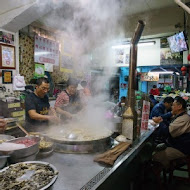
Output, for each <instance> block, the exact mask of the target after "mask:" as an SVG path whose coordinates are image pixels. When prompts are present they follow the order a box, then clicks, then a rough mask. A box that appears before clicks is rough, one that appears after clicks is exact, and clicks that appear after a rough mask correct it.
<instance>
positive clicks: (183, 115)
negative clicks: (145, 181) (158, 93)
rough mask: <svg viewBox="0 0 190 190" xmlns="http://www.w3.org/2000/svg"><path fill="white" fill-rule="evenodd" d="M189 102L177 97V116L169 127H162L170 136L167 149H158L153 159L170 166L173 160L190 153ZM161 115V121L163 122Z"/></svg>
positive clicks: (166, 145) (175, 113)
mask: <svg viewBox="0 0 190 190" xmlns="http://www.w3.org/2000/svg"><path fill="white" fill-rule="evenodd" d="M186 109H187V103H186V101H185V100H184V99H183V98H181V97H179V96H178V97H176V98H175V100H174V103H173V106H172V112H173V114H174V115H175V118H174V119H173V120H172V122H171V123H170V125H169V127H161V129H160V131H161V133H162V134H164V135H166V136H168V138H167V140H166V143H165V149H164V150H161V151H156V153H155V154H154V155H153V160H154V161H157V162H160V163H161V164H162V165H163V166H164V167H166V168H167V167H168V166H169V163H170V161H171V160H174V159H177V158H182V157H185V156H186V155H190V148H189V147H190V116H189V115H188V114H187V112H186ZM162 120H163V119H162V117H159V123H160V122H162Z"/></svg>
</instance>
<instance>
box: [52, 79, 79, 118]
mask: <svg viewBox="0 0 190 190" xmlns="http://www.w3.org/2000/svg"><path fill="white" fill-rule="evenodd" d="M77 86H78V81H77V80H76V79H74V78H71V79H69V80H68V82H67V88H66V89H65V90H63V91H62V92H61V93H60V95H59V96H58V97H57V99H56V102H55V110H56V112H57V113H59V114H60V115H61V118H63V119H72V117H73V114H76V113H77V112H78V111H80V110H81V108H82V106H81V102H80V97H79V94H78V92H77Z"/></svg>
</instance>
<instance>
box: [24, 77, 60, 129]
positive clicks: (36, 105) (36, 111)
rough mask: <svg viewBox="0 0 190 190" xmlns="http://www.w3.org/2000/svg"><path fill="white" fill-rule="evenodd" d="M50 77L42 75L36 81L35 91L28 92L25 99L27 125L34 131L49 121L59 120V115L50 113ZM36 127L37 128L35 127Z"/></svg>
mask: <svg viewBox="0 0 190 190" xmlns="http://www.w3.org/2000/svg"><path fill="white" fill-rule="evenodd" d="M49 87H50V86H49V81H48V79H46V78H44V77H41V78H38V79H37V81H36V89H35V91H34V93H30V94H28V96H27V97H26V100H25V110H26V126H28V127H29V130H31V131H34V130H36V129H38V128H40V127H41V129H42V127H46V126H47V125H48V121H53V122H58V120H59V119H58V117H57V116H56V115H55V114H53V110H52V115H48V114H49V113H50V111H51V109H50V104H49V99H48V96H47V93H48V91H49ZM34 128H35V129H34Z"/></svg>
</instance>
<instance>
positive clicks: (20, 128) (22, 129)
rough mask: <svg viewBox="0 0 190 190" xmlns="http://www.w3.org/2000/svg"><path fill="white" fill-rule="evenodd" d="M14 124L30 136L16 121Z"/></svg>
mask: <svg viewBox="0 0 190 190" xmlns="http://www.w3.org/2000/svg"><path fill="white" fill-rule="evenodd" d="M16 125H17V126H18V127H19V128H20V129H21V130H22V131H23V132H24V133H25V134H26V135H27V136H30V134H29V133H28V132H27V131H26V130H25V129H24V127H22V126H21V125H20V124H19V123H17V122H16Z"/></svg>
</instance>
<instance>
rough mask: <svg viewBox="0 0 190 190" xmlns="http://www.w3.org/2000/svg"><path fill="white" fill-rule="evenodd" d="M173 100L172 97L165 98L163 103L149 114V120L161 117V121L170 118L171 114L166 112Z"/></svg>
mask: <svg viewBox="0 0 190 190" xmlns="http://www.w3.org/2000/svg"><path fill="white" fill-rule="evenodd" d="M173 101H174V99H173V98H172V97H166V98H165V99H164V101H163V102H160V103H159V104H156V105H155V106H154V107H153V109H152V111H151V114H150V119H152V118H153V117H158V116H160V117H162V119H163V120H165V119H166V120H168V119H170V118H171V116H172V113H171V112H168V111H169V110H171V107H172V104H173Z"/></svg>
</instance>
